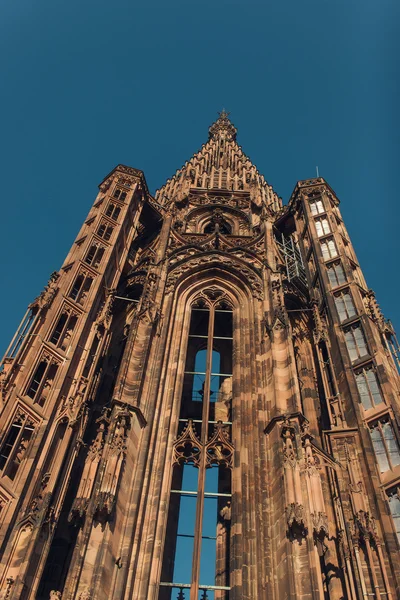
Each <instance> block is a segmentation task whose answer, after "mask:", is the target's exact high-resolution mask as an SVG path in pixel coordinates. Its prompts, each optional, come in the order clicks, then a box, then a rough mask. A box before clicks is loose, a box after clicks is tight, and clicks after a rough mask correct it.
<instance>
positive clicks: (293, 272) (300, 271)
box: [276, 233, 308, 287]
mask: <svg viewBox="0 0 400 600" xmlns="http://www.w3.org/2000/svg"><path fill="white" fill-rule="evenodd" d="M278 235H279V234H278ZM276 242H277V244H278V246H279V248H280V249H281V251H282V254H283V256H284V259H285V264H286V273H287V278H288V280H289V281H292V282H293V283H298V282H299V281H300V282H301V283H302V285H304V286H306V287H308V284H307V276H306V270H305V268H304V263H303V259H302V256H301V254H300V250H299V249H298V247H297V244H296V242H295V241H294V239H293V237H292V236H291V235H290V236H285V235H284V234H283V233H282V234H280V239H279V237H278V236H277V238H276Z"/></svg>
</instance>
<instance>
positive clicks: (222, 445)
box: [206, 421, 234, 468]
mask: <svg viewBox="0 0 400 600" xmlns="http://www.w3.org/2000/svg"><path fill="white" fill-rule="evenodd" d="M233 450H234V448H233V446H232V444H231V442H230V440H229V434H228V431H227V428H226V426H224V425H223V424H222V422H221V421H219V422H218V423H217V424H216V425H215V427H214V434H213V436H212V437H211V439H210V440H209V442H208V443H207V445H206V456H207V463H208V464H209V465H213V464H218V465H225V466H227V467H230V468H232V466H233Z"/></svg>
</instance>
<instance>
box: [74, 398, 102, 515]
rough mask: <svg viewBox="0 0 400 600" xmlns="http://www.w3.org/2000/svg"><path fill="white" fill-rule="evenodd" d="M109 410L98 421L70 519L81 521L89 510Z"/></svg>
mask: <svg viewBox="0 0 400 600" xmlns="http://www.w3.org/2000/svg"><path fill="white" fill-rule="evenodd" d="M109 412H110V409H108V408H106V409H104V411H103V414H102V415H101V417H100V418H99V419H97V421H96V423H98V424H99V425H98V428H97V434H96V437H95V439H94V440H93V442H92V444H91V446H90V448H89V451H88V454H87V457H86V461H85V466H84V469H83V473H82V477H81V483H80V485H79V488H78V491H77V494H76V498H75V499H74V501H73V503H72V507H71V510H70V513H69V515H68V521H73V520H78V521H79V520H80V519H82V517H83V516H84V515H85V514H86V512H87V510H88V507H89V502H90V499H91V496H92V492H93V487H94V485H95V482H96V476H97V471H98V467H99V463H100V460H101V458H102V455H103V449H104V444H105V437H106V433H107V426H108V425H109V423H110V419H109Z"/></svg>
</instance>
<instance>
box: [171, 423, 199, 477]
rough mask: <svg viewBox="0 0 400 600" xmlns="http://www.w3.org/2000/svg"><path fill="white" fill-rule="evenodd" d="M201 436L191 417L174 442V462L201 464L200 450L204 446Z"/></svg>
mask: <svg viewBox="0 0 400 600" xmlns="http://www.w3.org/2000/svg"><path fill="white" fill-rule="evenodd" d="M202 446H203V445H202V443H201V441H200V438H199V437H198V436H197V432H196V430H195V428H194V424H193V420H192V419H189V420H188V422H187V424H186V425H185V428H184V430H183V431H182V433H181V435H180V436H179V437H178V439H177V440H176V442H175V444H174V458H173V463H174V464H182V463H192V464H194V465H195V466H197V467H198V466H199V464H200V450H201V448H202Z"/></svg>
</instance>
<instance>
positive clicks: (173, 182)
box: [156, 110, 282, 211]
mask: <svg viewBox="0 0 400 600" xmlns="http://www.w3.org/2000/svg"><path fill="white" fill-rule="evenodd" d="M236 134H237V130H236V127H235V126H234V125H233V123H232V122H231V121H230V119H229V113H227V112H226V111H225V110H222V111H221V112H220V113H219V117H218V119H217V120H216V121H215V123H213V124H212V125H211V127H210V128H209V138H208V141H207V142H206V143H205V144H203V146H202V147H201V148H200V150H199V151H198V152H197V153H196V154H194V155H193V156H192V158H191V159H190V160H189V161H187V162H186V163H185V164H184V165H183V167H182V168H181V169H179V170H178V171H177V172H176V173H175V175H174V176H173V177H171V179H168V181H167V182H166V183H165V185H164V186H163V187H162V188H161V189H160V190H157V192H156V199H157V201H158V202H159V203H160V204H165V203H168V202H170V201H174V200H175V201H176V200H177V201H181V200H182V199H183V198H185V197H187V196H188V194H189V193H190V190H193V189H194V188H196V190H197V192H200V191H204V192H208V191H211V190H216V189H218V190H220V191H221V190H226V191H229V192H232V193H235V192H243V193H244V194H246V193H247V194H250V198H251V201H252V202H254V204H256V205H257V206H262V205H264V206H268V207H269V208H270V209H271V210H272V211H278V210H279V209H280V208H281V207H282V201H281V199H280V198H279V197H278V196H277V194H276V193H275V191H274V190H273V188H272V186H270V185H269V184H268V183H267V182H266V181H265V179H264V176H263V175H261V173H259V171H258V170H257V167H256V166H255V165H254V164H253V163H252V162H251V160H250V159H249V157H248V156H246V154H245V153H244V152H243V150H242V148H241V146H239V144H238V143H237V141H236Z"/></svg>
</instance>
